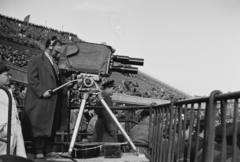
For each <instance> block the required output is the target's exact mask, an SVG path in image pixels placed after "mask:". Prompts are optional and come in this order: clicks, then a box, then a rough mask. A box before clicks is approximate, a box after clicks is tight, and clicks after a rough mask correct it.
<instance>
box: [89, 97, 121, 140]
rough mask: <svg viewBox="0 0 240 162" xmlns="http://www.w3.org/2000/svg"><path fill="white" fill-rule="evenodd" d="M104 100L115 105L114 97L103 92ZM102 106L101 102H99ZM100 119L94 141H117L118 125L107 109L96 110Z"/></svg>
mask: <svg viewBox="0 0 240 162" xmlns="http://www.w3.org/2000/svg"><path fill="white" fill-rule="evenodd" d="M102 96H103V99H104V101H105V102H106V104H107V105H108V106H109V107H112V106H113V103H112V99H111V97H110V96H109V95H108V94H105V93H103V94H102ZM98 105H99V106H102V105H101V103H98ZM96 114H97V115H98V120H97V121H96V124H95V128H94V133H93V142H117V127H116V124H115V122H114V120H113V119H112V117H111V116H110V115H109V113H108V112H107V110H105V109H102V110H96Z"/></svg>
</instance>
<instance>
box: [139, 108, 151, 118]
mask: <svg viewBox="0 0 240 162" xmlns="http://www.w3.org/2000/svg"><path fill="white" fill-rule="evenodd" d="M140 115H141V117H144V116H149V115H150V110H149V109H144V110H142V111H141V113H140Z"/></svg>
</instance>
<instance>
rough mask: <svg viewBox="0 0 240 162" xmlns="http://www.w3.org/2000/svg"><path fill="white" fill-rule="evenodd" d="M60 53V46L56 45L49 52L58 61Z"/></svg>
mask: <svg viewBox="0 0 240 162" xmlns="http://www.w3.org/2000/svg"><path fill="white" fill-rule="evenodd" d="M60 53H61V45H60V44H57V45H55V46H54V47H53V49H52V51H51V52H50V55H51V56H52V57H53V58H55V59H59V58H60Z"/></svg>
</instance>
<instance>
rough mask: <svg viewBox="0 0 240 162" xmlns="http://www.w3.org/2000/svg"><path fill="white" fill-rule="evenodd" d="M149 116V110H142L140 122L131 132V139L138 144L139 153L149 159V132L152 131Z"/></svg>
mask: <svg viewBox="0 0 240 162" xmlns="http://www.w3.org/2000/svg"><path fill="white" fill-rule="evenodd" d="M149 115H150V111H149V109H144V110H142V111H141V113H140V116H141V119H140V122H139V123H138V125H136V126H134V127H133V128H132V129H131V130H130V138H131V139H132V141H133V142H134V143H135V144H136V146H137V148H138V150H139V152H140V153H141V154H144V155H145V156H146V157H147V158H149V153H148V144H149V132H150V131H151V130H149V129H150V128H149Z"/></svg>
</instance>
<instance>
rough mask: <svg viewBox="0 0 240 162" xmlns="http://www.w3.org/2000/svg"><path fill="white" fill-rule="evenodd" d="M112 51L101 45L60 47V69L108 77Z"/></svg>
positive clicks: (83, 43)
mask: <svg viewBox="0 0 240 162" xmlns="http://www.w3.org/2000/svg"><path fill="white" fill-rule="evenodd" d="M111 56H112V50H111V48H109V46H106V45H103V44H94V43H88V42H79V43H72V44H65V45H63V46H62V52H61V57H60V60H59V65H58V66H59V68H60V69H68V70H74V71H79V72H85V73H91V74H98V75H103V76H108V75H109V66H110V61H111Z"/></svg>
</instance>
